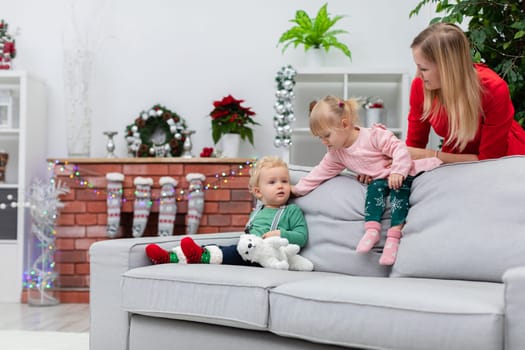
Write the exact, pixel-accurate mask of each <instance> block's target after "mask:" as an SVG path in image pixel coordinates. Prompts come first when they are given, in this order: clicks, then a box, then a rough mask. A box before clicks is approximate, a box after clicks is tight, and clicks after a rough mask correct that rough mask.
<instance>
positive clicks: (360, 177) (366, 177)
mask: <svg viewBox="0 0 525 350" xmlns="http://www.w3.org/2000/svg"><path fill="white" fill-rule="evenodd" d="M357 181H359V182H360V183H362V184H365V185H368V184H369V183H370V182H372V176H370V175H364V174H359V175H357Z"/></svg>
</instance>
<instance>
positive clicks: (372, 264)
mask: <svg viewBox="0 0 525 350" xmlns="http://www.w3.org/2000/svg"><path fill="white" fill-rule="evenodd" d="M365 192H366V186H364V185H362V184H361V183H359V182H358V181H357V180H356V179H355V177H354V176H351V175H339V176H336V177H334V178H332V179H330V180H328V181H326V182H324V183H323V184H321V185H320V186H319V187H317V188H316V189H315V190H313V191H312V192H310V193H308V194H307V195H305V196H303V197H299V198H295V199H293V201H294V202H295V203H296V204H297V205H298V206H299V207H301V209H302V210H303V212H304V215H305V218H306V221H307V222H308V242H307V244H306V246H305V247H304V249H303V251H302V252H301V254H302V255H303V256H305V257H306V258H308V259H310V260H311V261H312V262H313V264H314V268H315V270H316V271H329V272H338V273H344V274H350V275H360V276H387V275H388V274H389V273H390V268H388V267H385V266H381V265H379V257H380V253H379V250H381V249H382V247H383V245H384V241H385V237H386V229H387V228H388V227H389V225H390V209H389V208H390V207H389V206H387V210H386V211H385V213H384V215H383V222H382V226H383V227H382V239H381V242H380V243H378V244H377V246H376V247H375V248H374V250H373V251H372V252H370V253H369V254H358V253H356V251H355V248H356V246H357V244H358V243H359V240H360V239H361V237H362V236H363V234H364V225H365V222H364V209H365Z"/></svg>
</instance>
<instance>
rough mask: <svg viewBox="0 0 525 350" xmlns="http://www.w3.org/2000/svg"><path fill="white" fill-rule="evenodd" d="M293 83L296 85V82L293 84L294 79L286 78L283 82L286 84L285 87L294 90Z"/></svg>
mask: <svg viewBox="0 0 525 350" xmlns="http://www.w3.org/2000/svg"><path fill="white" fill-rule="evenodd" d="M293 85H294V84H293V81H291V80H285V81H284V82H283V86H284V88H285V89H286V90H292V89H293Z"/></svg>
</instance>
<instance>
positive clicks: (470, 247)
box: [90, 157, 525, 350]
mask: <svg viewBox="0 0 525 350" xmlns="http://www.w3.org/2000/svg"><path fill="white" fill-rule="evenodd" d="M292 168H293V167H292ZM301 174H304V171H301V170H295V169H293V177H294V178H295V179H297V177H298V176H301ZM365 189H366V188H365V186H363V185H361V184H360V183H358V182H357V181H356V180H355V178H354V177H352V176H345V175H341V176H338V177H336V178H334V179H331V180H329V181H327V182H325V183H324V184H323V185H321V186H320V187H319V188H317V189H316V190H315V191H313V192H312V193H310V194H309V195H307V196H305V197H302V198H298V199H296V203H297V204H298V205H299V206H301V207H302V208H303V210H304V212H305V215H306V218H307V221H308V225H309V229H310V236H309V241H308V245H307V246H306V247H305V248H304V249H303V251H302V255H304V256H305V257H308V258H309V259H311V260H312V261H313V263H314V265H315V271H314V272H292V271H277V270H271V269H263V268H254V267H245V266H227V265H174V264H165V265H151V264H150V263H149V261H148V259H147V258H146V256H145V254H144V247H145V246H146V244H148V243H151V242H157V243H159V244H160V245H162V246H163V247H165V248H170V247H173V246H175V245H176V244H177V242H178V241H179V239H180V238H181V237H177V236H175V237H163V238H160V237H158V238H138V239H117V240H108V241H103V242H98V243H96V244H93V245H92V247H91V249H90V258H91V337H90V343H91V345H90V348H91V350H126V349H129V350H139V349H144V350H146V349H148V350H149V349H183V350H190V349H211V348H213V349H257V350H259V349H272V350H275V349H340V348H364V349H403V350H409V349H414V350H416V349H417V350H422V349H458V350H465V349H476V350H484V349H507V350H523V349H525V157H507V158H503V159H499V160H489V161H482V162H476V163H463V164H455V165H444V166H441V167H439V168H437V169H435V170H432V171H429V172H427V173H424V174H422V175H421V176H419V177H418V178H416V180H415V181H414V184H413V191H412V195H411V197H410V198H411V210H410V213H409V216H408V219H407V224H406V226H405V229H404V236H403V238H402V241H401V245H400V249H399V254H398V258H397V261H396V263H395V265H394V266H393V267H392V268H385V267H383V266H380V265H379V264H378V259H379V256H380V253H379V249H376V250H375V251H373V252H371V253H370V254H364V255H363V254H357V253H355V247H356V245H357V243H358V241H359V239H360V237H361V236H362V234H363V203H364V195H365ZM388 215H389V213H388V212H387V213H385V216H384V222H383V223H384V225H383V226H384V229H385V228H386V227H387V226H388V221H389V219H388ZM384 229H383V236H384ZM238 235H239V233H223V234H209V235H208V234H207V235H198V236H196V237H195V238H196V239H197V240H198V241H199V242H200V243H201V244H210V243H218V244H234V243H235V242H236V240H237V238H238ZM383 243H384V238H383V240H382V241H381V244H383Z"/></svg>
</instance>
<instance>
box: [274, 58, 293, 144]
mask: <svg viewBox="0 0 525 350" xmlns="http://www.w3.org/2000/svg"><path fill="white" fill-rule="evenodd" d="M296 74H297V72H296V71H295V69H293V67H292V66H291V65H288V66H284V67H282V68H281V69H280V70H279V71H278V72H277V76H276V77H275V81H276V82H277V91H276V92H275V97H277V101H276V102H275V104H274V106H273V108H274V110H275V112H276V114H275V115H274V117H273V126H274V127H275V131H276V135H275V139H274V141H273V144H274V146H275V147H290V145H291V144H292V139H291V135H292V127H291V126H290V124H291V123H292V122H294V121H295V115H294V112H293V103H292V101H293V99H294V97H295V94H294V92H293V88H294V86H295V80H294V78H295V75H296Z"/></svg>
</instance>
